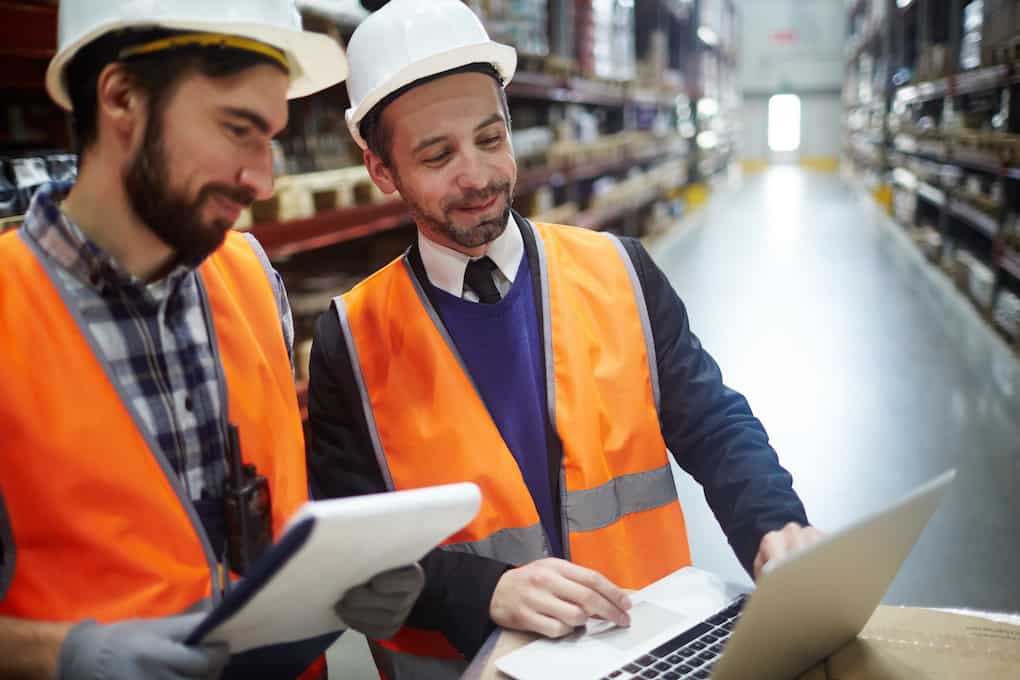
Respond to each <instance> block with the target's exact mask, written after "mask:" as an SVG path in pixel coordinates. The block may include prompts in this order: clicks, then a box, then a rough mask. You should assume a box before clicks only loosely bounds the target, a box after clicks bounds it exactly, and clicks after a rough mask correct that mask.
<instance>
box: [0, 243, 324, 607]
mask: <svg viewBox="0 0 1020 680" xmlns="http://www.w3.org/2000/svg"><path fill="white" fill-rule="evenodd" d="M0 263H2V265H3V266H2V267H0V325H2V327H3V328H4V333H3V336H2V337H0V352H2V353H3V356H4V358H5V370H4V371H3V372H0V492H2V496H3V502H4V504H5V505H6V509H7V513H8V519H9V524H10V533H11V535H12V536H13V538H14V543H15V566H14V573H13V575H12V579H11V583H10V587H9V589H8V591H7V592H6V594H5V595H4V596H3V598H2V599H0V615H3V616H13V617H18V618H26V619H39V620H64V621H74V620H79V619H82V618H94V619H97V620H99V621H104V622H105V621H115V620H120V619H124V618H137V617H155V616H165V615H170V614H175V613H178V612H181V611H184V610H186V609H188V608H190V607H192V606H194V605H195V604H196V603H197V602H199V601H201V600H202V599H203V598H212V599H213V600H214V601H215V600H217V599H219V597H220V592H219V588H218V581H219V578H218V571H219V570H218V565H217V562H216V555H215V554H214V553H213V550H212V547H211V546H210V545H209V541H208V538H207V537H206V535H205V531H204V528H203V527H202V524H201V522H200V520H199V518H198V516H197V514H196V513H195V510H194V507H193V505H192V503H191V502H190V500H188V497H187V494H186V492H185V491H184V489H183V485H182V484H181V483H180V481H179V479H178V477H177V474H176V472H175V471H174V469H173V467H172V466H171V464H170V462H169V461H168V460H167V459H166V458H165V456H163V454H162V452H161V449H159V448H158V447H157V446H155V445H154V442H152V441H150V440H149V439H148V438H147V436H146V435H145V434H144V432H145V428H144V426H143V424H142V420H141V416H140V415H139V413H138V412H137V410H136V407H135V405H134V404H132V403H130V402H129V400H126V399H125V398H124V395H123V393H122V392H120V391H119V386H118V382H117V381H116V380H115V379H114V376H113V371H112V369H111V367H110V366H108V365H107V364H106V363H105V361H104V360H103V353H102V352H101V350H100V348H99V347H97V346H96V344H95V342H94V340H93V339H92V335H91V333H90V332H89V331H88V329H87V326H86V325H85V324H84V322H83V320H82V319H81V317H80V316H79V314H78V312H77V310H76V309H74V308H73V306H70V305H67V304H65V300H64V297H63V296H65V295H66V292H65V291H63V290H62V288H61V286H60V284H59V277H58V276H57V275H56V273H55V272H54V271H52V270H50V269H48V267H51V266H52V263H51V261H50V260H49V258H48V257H47V256H46V255H44V254H43V253H41V252H38V251H37V250H35V248H34V244H32V243H31V242H30V241H29V240H28V239H26V238H25V237H24V234H23V233H22V232H15V233H10V234H6V235H4V236H2V237H0ZM199 272H200V275H201V281H202V286H201V288H202V289H203V291H204V292H203V295H204V300H205V302H206V307H207V311H208V316H209V317H211V322H209V330H210V340H211V341H212V342H213V343H214V345H213V349H214V353H215V355H216V356H218V358H219V361H218V362H217V368H218V370H221V371H222V374H221V379H220V383H221V387H223V386H225V389H227V390H228V391H229V402H227V401H224V404H228V407H227V408H228V411H229V416H230V421H231V422H233V423H234V424H236V425H237V426H238V428H239V431H240V439H241V450H242V454H243V458H244V461H245V462H246V463H253V464H254V465H255V466H256V467H257V468H258V471H259V472H260V473H261V474H263V475H265V476H266V478H267V479H268V481H269V486H270V494H271V497H272V505H273V527H274V531H275V532H279V531H280V530H281V529H282V527H283V525H284V523H285V522H286V521H287V519H288V518H289V517H290V515H291V514H292V513H293V512H294V511H296V510H297V508H298V507H300V505H301V504H302V503H303V502H304V501H305V500H306V499H307V480H306V473H305V465H304V451H303V443H302V430H301V419H300V413H299V412H298V408H297V400H296V395H295V393H294V386H293V385H294V383H293V378H292V377H291V369H290V361H289V359H288V356H287V351H286V347H285V344H284V341H283V333H282V330H281V327H280V318H279V312H278V309H277V306H276V301H275V299H274V296H273V295H272V291H271V288H270V285H269V281H268V280H267V278H266V274H265V271H264V270H263V268H262V265H261V264H260V263H259V261H258V258H257V257H256V256H255V253H254V251H253V250H252V248H251V245H250V244H249V243H248V242H247V241H246V240H245V239H244V238H243V237H242V236H241V235H240V234H235V233H231V234H229V235H228V238H227V240H226V242H225V243H224V245H223V246H222V247H221V248H220V249H219V250H218V251H217V252H216V253H215V254H214V255H212V256H211V257H210V258H208V259H207V261H206V262H205V263H204V264H203V265H202V266H201V268H200V269H199ZM68 564H73V565H74V568H73V569H68V568H67V565H68Z"/></svg>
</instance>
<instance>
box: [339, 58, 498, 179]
mask: <svg viewBox="0 0 1020 680" xmlns="http://www.w3.org/2000/svg"><path fill="white" fill-rule="evenodd" d="M459 73H482V74H484V75H487V76H490V77H491V78H492V79H493V80H495V81H496V89H497V90H498V91H499V102H500V104H501V105H502V107H503V115H504V116H506V123H507V125H508V126H509V125H510V106H509V104H507V101H506V92H504V91H503V79H502V78H500V76H499V73H498V72H497V71H496V69H495V68H494V67H493V66H492V64H486V63H475V64H468V65H466V66H460V67H458V68H455V69H450V70H449V71H443V72H442V73H436V74H434V75H431V76H426V77H425V78H419V79H418V80H416V81H414V82H413V83H410V84H408V85H404V86H403V87H402V88H400V89H398V90H396V91H395V92H391V93H390V94H388V95H386V96H385V97H383V98H382V99H381V100H380V101H379V103H378V104H376V105H375V106H373V107H372V109H371V110H370V111H369V112H368V113H367V114H365V117H364V118H362V119H361V122H360V123H359V124H358V131H359V132H361V137H362V139H364V140H365V144H366V145H367V146H368V150H369V151H371V152H372V153H374V154H375V155H376V156H378V157H379V158H380V159H382V162H383V164H384V165H387V166H389V165H390V160H391V158H390V150H391V149H390V142H391V141H392V140H391V139H390V130H389V129H388V128H387V127H386V126H385V125H384V124H383V120H382V114H383V111H384V110H385V109H386V107H387V106H389V105H390V104H392V103H393V102H394V101H395V100H396V99H397V98H399V97H400V96H401V95H402V94H404V93H406V92H407V91H408V90H411V89H414V88H416V87H418V86H419V85H424V84H425V83H428V82H431V81H433V80H438V79H439V78H445V77H446V76H452V75H457V74H459Z"/></svg>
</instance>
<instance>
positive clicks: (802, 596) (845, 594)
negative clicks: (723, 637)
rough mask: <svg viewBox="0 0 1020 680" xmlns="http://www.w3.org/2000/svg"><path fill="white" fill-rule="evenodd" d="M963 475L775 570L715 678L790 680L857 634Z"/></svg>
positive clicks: (935, 483) (945, 478)
mask: <svg viewBox="0 0 1020 680" xmlns="http://www.w3.org/2000/svg"><path fill="white" fill-rule="evenodd" d="M955 477H956V471H955V470H949V471H947V472H945V473H943V474H942V475H940V476H939V477H937V478H935V479H933V480H931V481H930V482H928V483H926V484H924V485H922V486H921V487H919V488H917V489H916V490H914V491H913V492H911V493H910V494H909V495H908V496H906V497H905V498H903V499H902V500H900V501H899V502H897V503H895V504H893V505H891V506H889V507H887V508H885V509H884V510H881V511H879V512H877V513H875V514H874V515H871V516H870V517H867V518H865V519H863V520H861V521H859V522H856V523H854V524H852V525H850V526H848V527H846V528H845V529H842V530H840V531H837V532H834V533H832V534H830V535H828V536H826V537H825V538H823V539H822V540H821V541H819V542H818V543H814V544H812V545H809V546H806V547H805V548H802V549H801V550H798V551H796V552H794V553H792V554H791V555H789V556H788V557H787V558H786V559H784V560H782V561H781V562H779V563H776V564H770V565H767V567H766V569H765V570H764V573H763V574H762V575H761V577H759V579H758V582H757V584H756V589H755V591H754V594H753V596H752V597H751V599H750V601H749V602H748V603H747V606H746V607H745V609H744V612H743V614H742V615H741V617H740V620H739V622H738V624H737V626H736V628H735V629H734V631H733V635H732V637H731V638H730V640H729V641H728V642H727V644H726V648H725V649H724V650H723V654H722V656H721V658H720V659H719V661H718V663H717V664H716V666H715V669H714V671H713V673H712V678H713V680H736V679H741V678H749V677H754V678H756V679H759V680H772V679H775V680H779V679H781V678H782V679H784V680H785V679H786V678H790V677H793V676H796V675H797V674H798V673H800V672H802V671H804V670H806V669H807V668H809V667H810V666H812V665H814V664H816V663H817V662H818V661H820V660H822V659H824V658H825V657H827V656H829V655H830V654H832V653H833V652H834V651H836V650H837V649H839V648H840V647H842V646H843V645H844V644H846V643H847V642H849V641H850V640H852V639H853V638H854V637H856V635H857V634H858V633H859V632H860V631H861V629H862V628H864V624H865V623H867V621H868V619H869V618H870V617H871V614H872V613H873V612H874V611H875V608H876V607H877V606H878V604H879V602H880V601H881V600H882V596H883V595H884V594H885V592H886V590H888V588H889V584H890V583H892V580H893V578H894V577H895V576H896V572H897V571H899V568H900V565H901V564H902V563H903V560H905V559H906V557H907V555H908V554H909V553H910V551H911V549H912V548H913V546H914V544H915V543H916V542H917V539H918V537H919V536H920V535H921V531H922V530H923V529H924V526H925V525H926V524H927V523H928V520H929V519H930V518H931V516H932V514H934V512H935V508H936V507H937V506H938V503H939V500H940V499H941V498H942V494H943V493H944V492H945V490H946V488H947V487H948V486H949V484H950V483H951V482H952V481H953V479H954V478H955Z"/></svg>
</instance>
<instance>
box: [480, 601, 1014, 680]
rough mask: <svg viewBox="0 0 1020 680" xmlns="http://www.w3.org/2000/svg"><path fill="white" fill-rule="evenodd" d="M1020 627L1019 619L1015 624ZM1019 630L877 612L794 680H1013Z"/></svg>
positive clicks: (934, 614)
mask: <svg viewBox="0 0 1020 680" xmlns="http://www.w3.org/2000/svg"><path fill="white" fill-rule="evenodd" d="M1016 623H1017V624H1020V619H1017V620H1016ZM534 639H535V636H533V635H525V634H523V633H519V632H516V631H509V632H503V633H499V636H498V638H497V639H496V640H495V641H494V642H493V644H492V646H491V647H490V646H489V645H488V644H487V645H486V648H483V649H482V651H481V652H479V655H478V657H477V658H476V659H475V661H473V662H472V664H471V666H470V667H469V668H468V670H467V672H465V673H464V675H463V676H462V680H506V677H507V676H505V675H503V674H502V673H500V672H499V671H497V670H496V667H495V660H496V659H498V658H499V657H501V656H504V655H505V654H509V653H510V652H512V651H514V650H515V649H518V648H519V647H522V646H523V645H525V644H527V643H528V642H531V641H532V640H534ZM1017 678H1020V625H1012V624H1010V623H998V622H995V621H991V620H989V619H987V618H981V617H977V616H966V615H960V614H954V613H946V612H942V611H935V610H932V609H921V608H915V607H888V606H881V607H879V608H878V609H876V610H875V613H874V614H873V615H872V617H871V620H869V621H868V624H867V625H866V626H865V627H864V630H863V631H861V634H860V635H859V636H858V638H857V639H856V640H854V641H853V642H851V643H849V644H848V645H846V646H845V647H843V648H842V649H841V650H839V651H838V652H836V653H835V654H834V655H832V656H831V657H829V659H827V660H826V661H825V662H824V663H820V664H818V665H817V666H815V667H814V668H811V669H809V670H808V671H806V672H805V673H804V674H802V675H801V676H800V677H799V679H798V680H979V679H980V680H1017Z"/></svg>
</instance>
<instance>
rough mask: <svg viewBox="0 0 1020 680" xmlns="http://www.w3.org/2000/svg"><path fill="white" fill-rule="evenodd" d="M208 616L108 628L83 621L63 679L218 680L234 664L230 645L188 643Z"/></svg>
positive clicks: (71, 637)
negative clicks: (184, 642) (192, 632)
mask: <svg viewBox="0 0 1020 680" xmlns="http://www.w3.org/2000/svg"><path fill="white" fill-rule="evenodd" d="M204 617H205V614H186V615H183V616H171V617H168V618H163V619H131V620H128V621H120V622H118V623H111V624H108V625H102V624H99V623H96V622H95V621H82V622H81V623H79V624H77V625H76V626H74V627H73V628H71V630H70V632H68V634H67V637H66V638H65V639H64V644H63V645H62V646H61V648H60V659H59V661H58V665H57V678H58V679H59V680H138V679H139V678H146V679H147V680H197V679H201V680H207V679H208V680H213V679H215V678H219V677H220V674H221V673H222V672H223V668H224V666H226V665H227V661H229V660H230V650H229V649H228V648H227V646H226V645H222V644H217V645H202V646H200V647H191V646H188V645H185V644H182V640H184V638H186V637H187V636H188V634H189V633H191V631H192V630H194V629H195V627H196V626H197V625H198V624H199V622H200V621H202V619H203V618H204Z"/></svg>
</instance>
